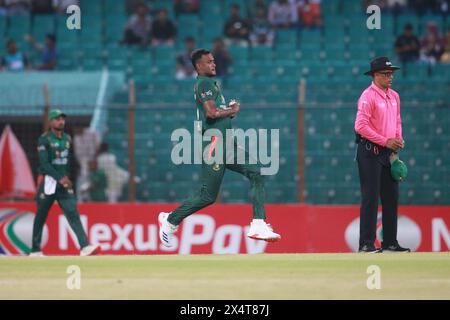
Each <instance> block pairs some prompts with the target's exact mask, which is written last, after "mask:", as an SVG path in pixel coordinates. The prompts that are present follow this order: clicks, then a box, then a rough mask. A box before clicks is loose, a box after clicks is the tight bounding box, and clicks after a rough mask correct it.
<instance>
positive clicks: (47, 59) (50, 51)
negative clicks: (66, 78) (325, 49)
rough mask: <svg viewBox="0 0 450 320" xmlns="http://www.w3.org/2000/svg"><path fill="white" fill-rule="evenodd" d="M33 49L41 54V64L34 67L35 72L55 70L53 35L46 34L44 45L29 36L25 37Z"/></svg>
mask: <svg viewBox="0 0 450 320" xmlns="http://www.w3.org/2000/svg"><path fill="white" fill-rule="evenodd" d="M26 40H27V41H28V42H30V43H31V44H32V45H33V46H34V48H35V49H36V50H37V51H39V52H41V53H42V62H41V64H40V65H38V66H37V67H36V69H37V70H47V71H49V70H55V68H56V38H55V36H54V35H53V34H47V35H46V37H45V45H44V46H43V45H42V44H40V43H38V42H37V41H36V39H34V38H33V37H32V36H31V35H27V36H26Z"/></svg>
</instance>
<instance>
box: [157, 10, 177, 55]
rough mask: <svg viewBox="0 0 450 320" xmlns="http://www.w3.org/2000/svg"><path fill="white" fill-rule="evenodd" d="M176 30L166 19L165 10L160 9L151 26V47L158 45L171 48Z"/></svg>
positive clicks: (167, 18)
mask: <svg viewBox="0 0 450 320" xmlns="http://www.w3.org/2000/svg"><path fill="white" fill-rule="evenodd" d="M176 34H177V29H176V28H175V25H174V24H173V22H172V21H170V19H169V17H168V13H167V10H166V9H161V10H159V12H158V17H157V19H156V20H155V21H153V24H152V45H154V46H157V45H160V44H164V45H170V46H173V44H174V43H175V37H176Z"/></svg>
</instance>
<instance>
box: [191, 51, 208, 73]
mask: <svg viewBox="0 0 450 320" xmlns="http://www.w3.org/2000/svg"><path fill="white" fill-rule="evenodd" d="M210 53H211V52H210V51H209V50H206V49H197V50H195V51H194V52H192V54H191V62H192V65H193V66H194V68H195V69H197V66H196V65H197V62H198V60H200V59H201V58H202V57H203V56H204V55H207V54H210Z"/></svg>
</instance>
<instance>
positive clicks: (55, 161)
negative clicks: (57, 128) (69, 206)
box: [38, 130, 72, 181]
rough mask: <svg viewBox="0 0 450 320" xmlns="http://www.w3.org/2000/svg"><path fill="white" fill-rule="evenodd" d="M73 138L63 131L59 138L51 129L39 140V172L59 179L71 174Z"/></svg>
mask: <svg viewBox="0 0 450 320" xmlns="http://www.w3.org/2000/svg"><path fill="white" fill-rule="evenodd" d="M71 145H72V139H71V138H70V136H69V135H68V134H66V133H65V132H63V134H62V137H61V138H58V137H57V136H56V135H55V134H54V133H53V132H52V131H51V130H49V131H47V132H46V133H44V134H42V135H41V136H40V137H39V140H38V152H39V173H40V174H44V175H49V176H51V177H53V178H54V179H56V180H57V181H59V180H60V179H62V178H63V177H64V176H66V175H68V174H69V171H70V168H69V150H70V147H71Z"/></svg>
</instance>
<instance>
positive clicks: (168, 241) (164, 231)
mask: <svg viewBox="0 0 450 320" xmlns="http://www.w3.org/2000/svg"><path fill="white" fill-rule="evenodd" d="M169 214H170V212H169V213H167V212H160V213H159V216H158V222H159V239H160V240H161V242H162V244H163V245H164V246H165V247H167V248H171V247H173V246H174V243H173V234H174V233H175V232H176V231H177V230H178V226H174V225H173V224H171V223H170V222H169V221H167V217H168V216H169Z"/></svg>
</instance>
